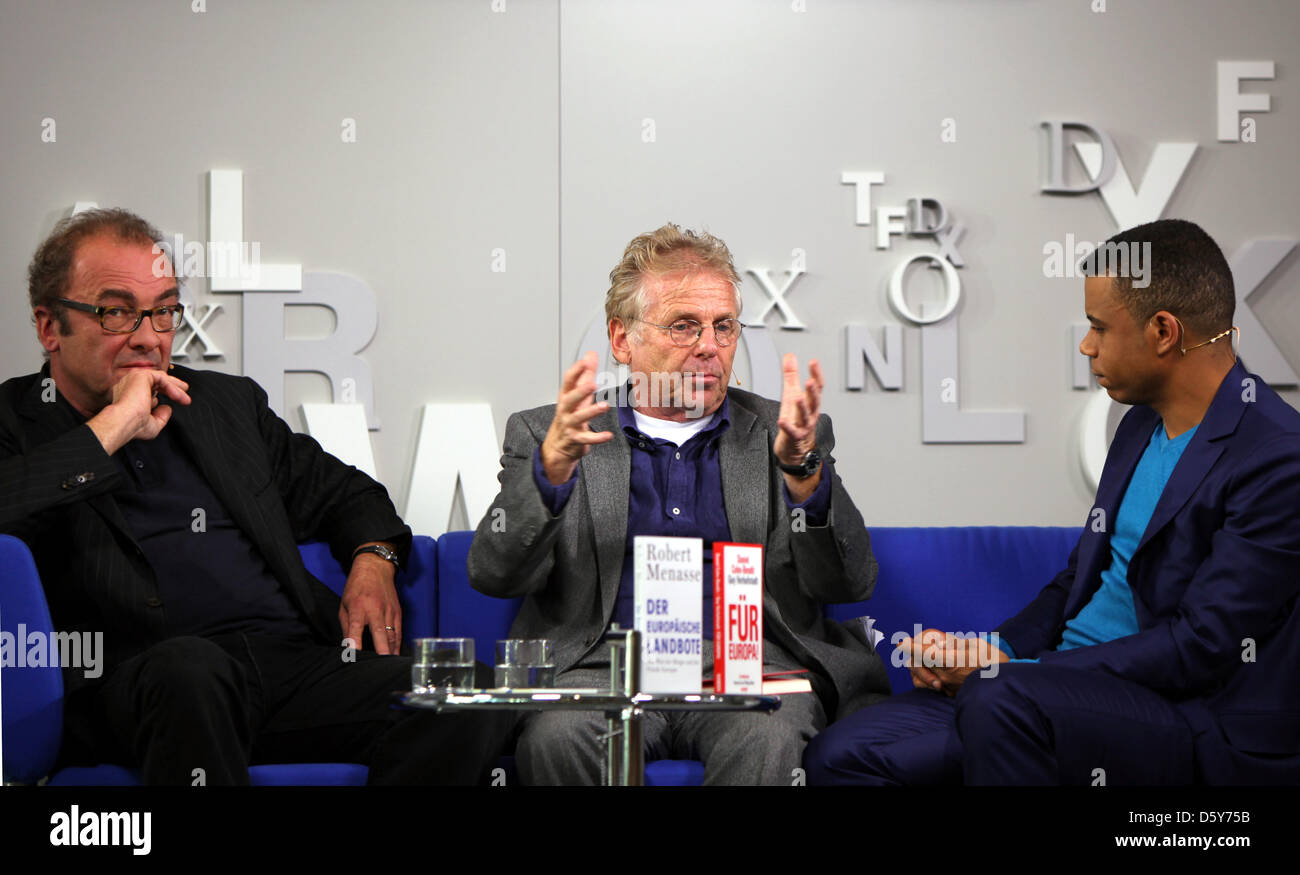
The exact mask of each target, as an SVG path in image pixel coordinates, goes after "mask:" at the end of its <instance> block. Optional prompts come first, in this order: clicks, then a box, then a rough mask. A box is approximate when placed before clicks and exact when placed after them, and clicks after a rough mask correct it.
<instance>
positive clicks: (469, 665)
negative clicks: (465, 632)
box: [411, 638, 474, 693]
mask: <svg viewBox="0 0 1300 875" xmlns="http://www.w3.org/2000/svg"><path fill="white" fill-rule="evenodd" d="M414 645H415V647H414V650H413V656H414V660H413V661H412V663H411V690H412V691H413V692H416V693H427V692H430V691H431V690H441V689H450V690H472V689H474V639H473V638H417V639H415V642H414Z"/></svg>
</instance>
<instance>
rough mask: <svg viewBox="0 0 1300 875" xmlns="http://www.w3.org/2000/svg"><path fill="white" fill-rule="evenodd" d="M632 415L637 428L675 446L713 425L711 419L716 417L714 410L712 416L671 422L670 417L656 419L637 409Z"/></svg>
mask: <svg viewBox="0 0 1300 875" xmlns="http://www.w3.org/2000/svg"><path fill="white" fill-rule="evenodd" d="M632 416H633V417H635V418H636V427H637V429H638V430H640V431H643V432H645V433H646V434H648V435H650V437H652V438H656V439H658V440H665V441H668V442H669V443H671V444H672V445H673V446H676V447H680V446H681V445H683V444H684V443H686V442H687V441H689V440H690V439H691V438H693V437H695V436H696V435H697V434H699V433H700V432H702V431H704V430H705V429H707V428H708V427H709V426H711V425H713V421H714V420H715V419H717V418H718V414H717V412H716V411H715V412H714V414H713V415H712V416H708V417H701V418H699V419H688V420H686V421H685V422H673V421H672V420H670V419H656V418H655V417H653V416H646V415H645V414H644V413H641V412H640V411H639V410H633V411H632Z"/></svg>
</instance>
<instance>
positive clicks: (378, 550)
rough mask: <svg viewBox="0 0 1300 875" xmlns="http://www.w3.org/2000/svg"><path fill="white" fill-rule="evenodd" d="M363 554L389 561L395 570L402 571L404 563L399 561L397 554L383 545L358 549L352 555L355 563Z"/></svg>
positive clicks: (371, 545) (372, 545)
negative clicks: (372, 554)
mask: <svg viewBox="0 0 1300 875" xmlns="http://www.w3.org/2000/svg"><path fill="white" fill-rule="evenodd" d="M362 553H374V554H375V555H376V556H378V557H379V558H380V559H387V560H388V561H389V562H391V563H393V567H394V568H398V569H400V568H401V567H402V563H401V562H399V561H398V559H397V554H396V553H394V552H393V551H392V550H390V549H388V548H387V547H385V546H384V545H383V544H367V545H366V546H364V547H358V548H357V549H356V550H354V551H353V553H352V559H353V561H356V558H357V557H358V556H360V555H361V554H362Z"/></svg>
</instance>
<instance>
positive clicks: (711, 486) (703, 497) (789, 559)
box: [469, 224, 888, 785]
mask: <svg viewBox="0 0 1300 875" xmlns="http://www.w3.org/2000/svg"><path fill="white" fill-rule="evenodd" d="M610 283H611V285H610V289H609V292H608V294H607V296H606V304H605V311H606V317H607V322H608V326H609V339H610V346H611V348H612V352H613V355H614V358H615V359H616V360H617V361H619V362H620V363H622V364H625V365H627V366H628V368H629V370H630V374H631V377H630V381H629V384H628V385H627V386H626V387H622V389H621V390H615V391H612V392H610V393H608V394H607V396H605V397H602V398H600V399H599V400H597V399H596V398H595V397H594V393H595V392H596V388H597V380H596V368H597V358H596V354H595V353H588V354H587V355H585V356H584V357H583V358H582V359H581V360H580V361H579V362H577V363H576V364H574V365H573V366H572V367H570V368H569V369H568V370H567V371H566V372H565V374H564V377H563V382H562V385H561V387H560V392H559V396H558V398H557V401H556V403H555V404H553V405H549V406H546V407H539V408H536V409H534V410H528V411H524V412H522V413H516V414H514V415H513V416H511V417H510V421H509V423H508V424H507V426H506V437H505V442H504V454H503V456H502V461H501V463H502V468H503V470H502V471H501V474H500V481H501V492H500V494H499V495H498V496H497V497H496V499H495V501H494V502H493V504H492V507H491V508H490V509H489V510H488V512H487V514H486V515H485V516H484V518H483V521H482V522H481V523H480V524H479V527H478V531H477V532H476V533H475V537H474V543H473V546H472V547H471V550H470V554H469V573H470V580H471V582H472V583H473V585H474V586H475V587H476V588H477V589H479V590H481V591H482V592H484V593H487V594H489V595H494V596H501V597H512V596H521V595H522V596H525V597H526V598H525V599H524V602H523V605H522V607H521V609H520V611H519V615H518V617H517V619H516V620H515V624H514V627H513V628H512V630H511V634H512V636H515V637H522V638H550V639H553V640H554V641H555V661H556V669H557V671H558V672H559V675H558V681H557V682H558V684H559V685H561V686H568V687H604V688H608V683H609V669H608V658H609V657H608V645H607V644H606V643H604V641H603V638H604V635H605V633H606V631H607V630H608V629H609V628H610V627H611V625H612V624H614V623H617V624H619V625H620V626H622V627H623V628H631V627H632V623H633V604H632V593H633V569H632V552H633V551H632V545H633V539H634V538H635V537H636V536H637V535H673V536H690V537H700V538H702V539H703V541H704V557H705V561H706V566H705V572H704V576H703V580H704V582H705V583H704V586H703V588H702V591H701V593H700V598H701V600H702V601H703V606H702V617H703V618H704V627H705V629H704V633H705V636H704V637H705V642H704V670H705V673H706V675H707V674H711V671H712V640H711V639H712V637H713V636H712V617H713V610H712V592H713V590H712V581H713V575H712V573H711V571H710V568H711V562H712V544H713V543H714V542H717V541H738V542H746V543H758V544H762V545H764V547H765V589H766V592H765V604H764V615H763V633H764V642H763V645H764V662H765V667H764V670H765V672H768V671H797V670H800V669H806V670H807V677H808V679H809V681H810V683H811V685H812V688H813V692H811V693H798V694H791V695H786V696H784V697H783V699H782V703H781V707H780V709H779V710H778V711H777V712H776V713H775V714H773V715H770V716H769V715H764V714H717V713H714V714H707V715H706V714H700V713H689V712H681V713H671V714H666V713H648V714H646V716H645V746H646V752H647V757H648V758H651V759H654V758H667V757H676V758H687V759H699V760H702V761H703V762H704V768H705V778H704V779H705V783H709V784H785V785H789V784H791V783H801V781H800V778H799V775H800V772H799V771H798V769H799V766H800V755H801V753H802V751H803V747H804V745H805V744H806V743H807V741H808V739H809V738H810V737H812V735H813V734H815V733H816V732H817V731H818V730H819V729H821V728H822V727H823V726H824V725H826V723H827V722H828V721H830V720H832V719H835V718H836V717H837V716H841V715H844V714H848V713H851V712H852V711H854V710H855V709H857V708H860V707H862V706H863V705H865V704H866V703H867V702H869V701H871V700H873V698H875V697H879V696H880V695H882V694H884V693H886V692H887V691H888V681H887V679H886V675H885V669H884V666H883V664H882V663H881V661H880V658H879V657H878V656H877V655H876V652H875V650H874V649H873V648H872V647H871V646H870V645H869V644H868V643H867V641H866V640H865V637H863V635H862V631H861V630H860V629H857V630H851V629H849V628H848V627H845V626H841V625H839V624H836V623H832V622H829V621H827V620H825V619H824V618H823V616H822V603H824V602H842V601H856V600H859V599H864V598H866V597H867V596H869V595H870V593H871V589H872V586H873V585H874V582H875V575H876V564H875V560H874V559H873V558H872V555H871V546H870V540H869V538H868V535H867V531H866V529H865V527H864V526H863V523H862V517H861V515H860V514H859V513H858V510H857V508H856V507H854V505H853V500H852V499H851V498H850V497H849V495H848V493H847V492H846V491H845V489H844V486H843V484H842V483H841V481H840V478H839V476H838V475H837V474H836V473H835V468H834V459H833V458H832V456H831V449H832V448H833V446H834V436H833V434H832V430H831V423H830V420H829V419H828V418H827V417H826V416H825V415H823V414H821V412H820V408H821V396H822V388H823V377H822V370H821V366H820V365H819V364H818V363H817V362H816V361H813V362H811V363H810V369H809V370H810V377H809V379H807V380H806V381H804V382H803V383H802V384H801V383H800V374H799V367H798V363H797V362H796V361H795V357H794V356H793V355H787V356H786V357H785V361H784V362H783V371H784V387H783V391H782V398H781V401H780V402H779V403H778V402H776V401H770V400H767V399H764V398H761V397H759V396H757V395H753V394H751V393H749V392H745V391H742V390H740V389H731V390H728V388H727V385H728V383H729V382H730V381H731V379H732V365H733V362H734V360H735V356H736V349H737V343H738V340H739V338H740V334H741V324H740V305H741V299H740V294H739V286H740V278H739V276H738V275H737V274H736V270H735V267H734V266H733V264H732V259H731V254H730V252H729V251H728V250H727V247H726V245H725V244H724V243H723V242H722V241H721V240H719V239H718V238H716V237H714V236H712V235H710V234H707V233H695V232H691V231H683V230H681V229H680V228H678V227H677V226H676V225H671V224H670V225H665V226H663V227H662V228H659V229H658V230H656V231H653V232H650V233H647V234H642V235H641V236H639V237H637V238H636V239H634V240H633V241H632V242H631V243H630V244H629V245H628V247H627V249H626V251H625V252H624V255H623V258H622V260H621V261H620V262H619V263H618V265H617V266H616V267H615V268H614V270H613V271H612V272H611V273H610ZM620 401H626V402H627V403H623V404H620V403H619V402H620ZM502 512H504V516H502V515H501V514H502ZM497 519H504V521H505V525H504V527H502V526H498V525H494V521H495V520H497ZM603 727H604V718H603V717H602V716H601V715H599V714H596V715H591V714H585V713H574V712H558V711H552V712H544V713H539V714H535V715H531V716H530V717H529V718H528V720H527V721H526V723H525V725H524V728H523V730H522V733H521V736H520V738H519V742H518V751H517V762H518V766H519V770H520V777H521V779H522V780H523V781H524V782H525V783H532V784H594V783H597V782H599V780H600V778H601V765H602V762H603V759H604V758H603V753H602V751H603V749H604V742H602V741H601V740H600V735H601V732H602V730H603Z"/></svg>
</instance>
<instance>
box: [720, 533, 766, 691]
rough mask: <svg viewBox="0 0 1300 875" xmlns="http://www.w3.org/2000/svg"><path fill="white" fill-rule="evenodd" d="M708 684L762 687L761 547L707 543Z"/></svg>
mask: <svg viewBox="0 0 1300 875" xmlns="http://www.w3.org/2000/svg"><path fill="white" fill-rule="evenodd" d="M713 689H714V691H715V692H718V693H761V692H762V691H763V547H762V545H761V544H733V543H722V542H715V543H714V545H713Z"/></svg>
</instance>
